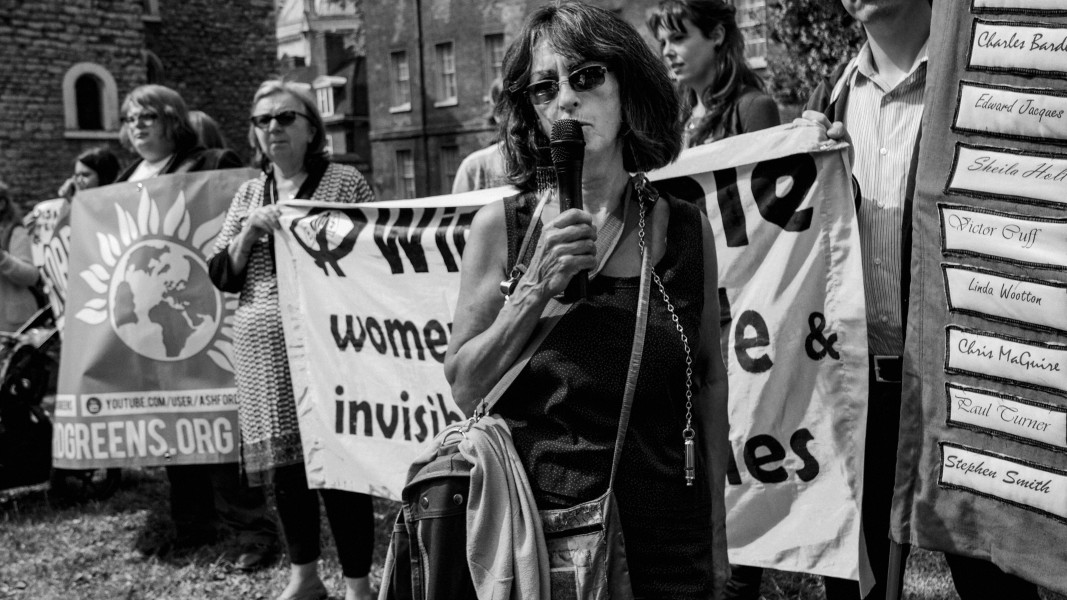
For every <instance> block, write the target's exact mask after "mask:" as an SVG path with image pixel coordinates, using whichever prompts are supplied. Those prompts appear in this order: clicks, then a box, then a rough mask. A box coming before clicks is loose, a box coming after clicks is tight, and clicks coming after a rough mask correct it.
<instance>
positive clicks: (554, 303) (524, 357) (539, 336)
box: [473, 187, 631, 420]
mask: <svg viewBox="0 0 1067 600" xmlns="http://www.w3.org/2000/svg"><path fill="white" fill-rule="evenodd" d="M548 198H549V195H548V194H544V196H543V197H542V198H541V201H540V202H539V203H538V205H537V208H536V209H535V210H534V217H533V218H531V219H530V226H529V227H528V228H527V229H526V236H525V238H524V239H523V243H522V249H520V251H519V261H520V263H521V262H522V261H523V259H524V258H525V248H526V247H527V246H528V245H529V242H530V238H532V236H533V231H534V228H535V227H536V225H537V223H538V221H539V219H540V215H541V211H542V210H543V209H544V204H545V203H546V202H547V200H548ZM622 202H623V210H622V218H621V219H619V218H616V217H614V216H612V217H609V218H608V220H607V221H606V222H605V223H604V226H603V227H602V228H601V230H600V231H599V232H598V234H597V239H596V254H597V258H598V260H597V268H596V270H595V271H593V272H592V273H590V274H589V278H590V279H592V278H594V277H595V276H596V274H597V273H599V272H600V268H601V266H602V265H603V264H604V263H606V262H607V261H608V257H609V256H611V253H612V252H614V251H615V248H616V247H617V246H618V244H619V239H620V238H621V237H622V230H623V228H624V225H625V223H626V217H627V214H628V213H629V208H630V203H631V199H630V187H628V188H627V192H626V194H625V195H624V196H623V200H622ZM579 302H581V300H579ZM577 304H578V302H574V303H572V304H563V303H561V302H559V301H558V300H556V299H555V298H553V299H551V300H549V301H548V304H547V305H546V306H545V309H544V311H542V312H541V320H540V323H539V324H538V327H537V332H536V333H535V334H534V335H533V337H531V338H530V340H529V341H528V342H527V343H526V347H525V348H523V350H522V354H520V355H519V358H518V359H516V360H515V362H514V363H512V365H511V367H509V368H508V370H507V371H505V372H504V375H503V376H502V377H501V378H500V380H499V381H497V382H496V385H494V386H493V389H491V390H489V393H488V394H486V395H485V397H484V398H482V401H481V402H480V403H478V407H477V408H475V410H474V417H473V419H474V420H477V419H480V418H481V417H482V415H485V414H488V413H489V411H491V410H492V408H493V405H495V404H496V402H497V400H500V397H501V396H503V395H504V392H505V391H507V389H508V387H509V386H510V385H511V384H512V382H514V381H515V378H516V377H518V376H519V373H521V372H522V370H523V369H524V368H525V367H526V364H527V363H528V362H530V358H531V357H533V354H534V352H535V351H536V350H537V348H538V347H539V346H540V345H541V342H543V341H545V338H547V337H548V334H549V332H551V331H552V328H553V327H555V326H556V323H559V320H560V319H562V318H563V315H565V314H567V312H568V311H569V310H570V309H571V308H572V307H574V306H575V305H577Z"/></svg>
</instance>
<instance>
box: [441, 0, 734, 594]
mask: <svg viewBox="0 0 1067 600" xmlns="http://www.w3.org/2000/svg"><path fill="white" fill-rule="evenodd" d="M503 72H504V79H505V83H504V86H505V94H504V96H503V97H502V99H501V101H500V104H499V111H498V118H499V119H500V132H501V137H502V139H503V141H504V148H505V156H506V159H507V168H508V175H509V178H510V182H511V183H513V184H514V185H516V186H517V187H518V188H519V189H520V190H521V193H519V194H518V195H516V196H512V197H509V198H505V199H503V200H502V201H498V202H494V203H491V204H488V205H486V206H485V207H484V208H482V209H481V210H479V212H478V213H477V215H476V216H475V218H474V220H473V222H472V225H471V230H470V234H469V238H468V242H467V247H466V249H465V251H464V254H463V269H462V275H461V283H460V292H459V300H458V305H457V307H456V311H455V316H454V325H453V331H452V339H451V341H450V345H449V350H448V354H447V356H446V359H445V374H446V376H447V378H448V380H449V382H450V384H451V386H452V393H453V397H454V398H455V400H456V402H457V403H458V404H459V406H460V407H461V408H462V409H463V410H464V411H466V412H467V413H468V414H470V413H471V412H472V411H473V410H474V408H475V407H476V406H477V404H478V403H479V401H480V399H482V398H483V397H485V395H486V394H487V393H488V392H489V391H490V389H491V388H493V386H494V385H495V384H496V382H497V381H498V380H500V379H501V377H502V375H503V374H504V373H505V371H507V370H508V369H509V368H510V367H511V366H512V364H513V363H514V362H515V361H516V359H517V358H518V357H519V356H520V354H521V353H522V352H523V350H524V348H525V347H526V346H527V344H528V343H529V342H530V341H531V339H532V338H533V336H534V333H535V330H537V329H538V326H539V323H541V322H542V315H543V311H544V309H545V308H546V306H550V300H552V299H553V298H554V297H556V296H558V295H559V294H560V293H561V292H563V291H564V290H565V288H566V287H567V285H568V283H569V282H570V280H571V278H572V277H573V276H574V275H575V274H576V273H578V272H579V271H583V270H584V271H589V272H590V279H589V283H588V295H587V298H586V299H584V300H580V301H578V302H576V303H574V304H573V305H571V308H570V309H569V312H567V313H566V314H565V315H563V316H562V317H561V318H560V320H559V321H558V322H557V324H556V325H555V327H554V328H553V329H551V331H550V333H549V334H548V335H547V337H545V338H544V339H543V340H542V341H541V342H540V345H539V346H537V348H536V350H535V351H533V353H532V356H531V358H530V360H529V362H528V363H527V364H526V365H525V367H523V368H522V370H521V371H520V372H519V374H518V376H517V378H516V379H515V380H514V382H513V383H512V384H511V385H510V386H509V387H508V389H507V390H506V391H505V392H504V393H503V395H502V396H501V397H500V399H499V401H498V402H497V403H496V405H495V407H494V408H493V412H495V413H497V414H498V415H500V416H501V417H503V418H504V420H505V421H506V422H507V423H508V425H509V426H510V429H511V433H512V438H513V441H514V445H515V448H516V451H517V452H518V455H519V457H520V459H521V460H522V463H523V466H524V467H525V470H526V473H527V475H528V478H529V481H530V485H531V487H532V492H533V495H534V497H535V499H536V501H537V508H538V509H539V510H545V509H557V508H568V507H571V506H575V505H577V504H579V503H582V502H585V501H588V500H592V499H594V498H596V497H598V496H600V495H601V494H603V493H604V491H605V489H606V488H607V486H608V480H609V475H610V471H611V466H612V457H613V452H614V447H615V441H616V433H617V427H618V426H619V422H620V410H621V407H622V404H623V396H624V384H625V382H626V379H627V375H628V371H629V370H628V363H629V362H630V353H631V348H632V345H633V341H634V334H635V329H636V327H635V323H636V320H637V305H638V298H639V293H640V292H641V291H642V290H641V286H640V285H639V282H640V281H641V278H640V273H641V270H642V267H641V265H642V254H643V253H645V252H648V253H651V264H652V265H654V274H655V277H654V278H653V281H655V280H656V278H658V282H653V283H650V284H649V286H648V292H649V294H650V297H649V310H648V316H647V333H646V335H645V342H644V349H643V352H642V354H641V361H640V371H639V375H638V379H637V386H636V394H635V396H634V399H633V403H632V412H631V416H630V418H629V427H628V430H627V433H626V437H625V444H624V446H623V449H622V458H621V463H620V464H619V467H618V471H617V478H616V481H615V487H614V492H615V496H616V499H617V501H618V507H619V512H620V515H621V522H622V529H623V533H624V536H625V539H626V554H627V562H628V565H629V575H630V583H631V585H632V587H633V591H634V594H635V596H636V597H639V598H683V599H684V598H709V597H714V596H715V595H716V594H718V593H719V588H720V586H721V583H722V581H723V579H724V576H725V570H726V554H725V550H726V540H725V523H724V509H723V488H724V484H725V469H726V461H727V456H728V455H727V452H728V449H727V438H726V432H727V426H726V377H725V369H724V366H723V363H722V360H721V357H720V353H719V350H718V348H719V305H718V291H717V267H716V261H715V244H714V239H713V238H712V233H711V228H710V225H709V223H708V222H707V220H706V219H703V218H702V217H701V214H700V211H699V210H698V209H697V208H696V207H694V206H692V205H691V204H688V203H686V202H683V201H680V200H677V199H674V198H671V197H668V196H666V195H658V194H656V193H655V192H654V190H652V189H651V186H650V185H648V184H647V182H646V181H645V180H644V177H643V175H641V173H642V172H644V171H647V170H650V169H655V168H659V167H662V166H664V165H666V164H668V163H669V162H671V161H672V160H673V159H674V158H675V157H676V156H677V155H678V153H679V151H680V150H681V136H680V132H679V126H678V113H679V110H680V108H679V105H678V104H679V103H678V101H677V98H676V95H675V92H674V89H673V87H672V85H671V81H670V76H669V74H668V72H667V69H666V67H665V66H664V65H663V63H662V62H661V61H660V60H659V58H658V57H657V56H656V54H655V53H654V52H653V51H652V50H651V49H650V48H649V47H648V46H647V45H646V44H645V42H644V41H643V40H642V38H641V37H640V35H639V34H638V33H637V32H636V31H635V30H634V29H633V27H632V26H630V25H629V24H627V23H626V22H624V21H623V20H622V19H620V18H619V17H617V16H616V15H614V14H613V13H610V12H608V11H605V10H603V9H600V8H596V7H591V6H587V5H584V4H579V3H567V4H560V5H555V6H545V7H542V8H539V9H537V10H536V11H535V12H534V13H533V14H532V15H530V17H529V18H528V19H527V21H526V23H525V25H524V27H523V29H522V30H521V32H520V33H519V34H518V37H517V38H516V40H515V42H514V43H513V44H512V45H511V47H510V48H509V49H508V51H507V53H506V55H505V57H504V63H503ZM560 119H573V120H576V121H577V122H578V123H579V124H580V125H581V132H582V134H583V136H584V139H585V149H584V168H583V170H582V180H581V185H582V194H583V199H584V210H579V209H570V210H566V211H560V208H559V202H558V194H557V193H556V191H555V190H553V189H549V190H547V191H543V192H538V190H537V187H538V186H537V176H538V174H537V171H538V156H539V153H538V147H541V146H543V145H544V144H545V143H547V139H546V138H547V137H548V136H549V135H550V133H551V131H552V128H553V125H554V124H555V123H556V122H557V121H558V120H560ZM631 173H637V175H636V176H631V175H630V174H631ZM542 200H545V201H546V203H545V204H543V205H542V203H541V201H542ZM539 209H540V212H538V210H539ZM531 222H533V223H534V224H535V228H534V231H535V234H534V235H535V236H536V238H535V242H536V243H531V244H530V245H529V247H530V248H534V250H531V251H530V252H528V253H527V254H526V255H527V256H528V257H529V258H528V259H527V258H521V257H520V256H519V254H520V251H519V247H520V245H521V244H522V239H523V237H524V235H525V234H526V231H527V228H528V225H529V223H531ZM538 228H539V231H537V229H538ZM668 239H669V240H670V243H669V244H668V243H667V240H668ZM598 245H601V246H603V248H602V249H601V251H600V252H598V249H597V246H598ZM612 245H614V249H613V250H611V246H612ZM520 260H528V261H529V262H528V265H529V266H528V268H527V269H525V271H524V272H522V271H521V270H520V271H517V274H518V276H517V278H512V277H510V276H509V275H510V274H512V273H513V271H512V267H513V265H515V264H516V263H518V262H519V261H520ZM502 280H503V282H502ZM659 283H662V287H661V286H660V285H659ZM505 293H507V296H505V295H504V294H505ZM668 298H669V300H670V302H669V303H668V302H667V301H666V300H667V299H668ZM675 322H677V323H678V326H676V325H675ZM683 332H684V335H685V336H686V340H687V343H683V341H682V333H683ZM687 364H691V370H690V369H689V368H687ZM694 434H695V437H694V438H693V439H694V444H693V445H692V446H688V447H687V446H686V444H685V439H686V438H687V437H688V436H690V435H694ZM687 452H693V453H694V454H695V456H694V455H693V454H689V455H688V457H692V458H694V459H695V465H694V467H695V468H694V473H693V475H694V476H695V479H694V480H693V483H694V485H692V486H690V485H687V478H686V470H685V465H686V459H687Z"/></svg>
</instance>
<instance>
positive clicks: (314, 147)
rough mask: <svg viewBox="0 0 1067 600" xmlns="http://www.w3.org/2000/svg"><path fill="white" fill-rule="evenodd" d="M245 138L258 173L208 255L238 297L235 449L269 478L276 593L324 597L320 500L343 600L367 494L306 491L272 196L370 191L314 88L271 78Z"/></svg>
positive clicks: (356, 581)
mask: <svg viewBox="0 0 1067 600" xmlns="http://www.w3.org/2000/svg"><path fill="white" fill-rule="evenodd" d="M250 120H251V124H250V125H249V129H248V138H249V141H250V142H251V144H252V146H253V147H254V148H255V149H256V155H257V160H258V162H259V165H260V166H261V167H262V169H263V173H262V174H261V175H260V176H259V177H257V178H255V179H253V180H251V181H248V182H246V183H245V184H244V185H242V186H241V188H240V189H239V190H238V191H237V194H236V195H235V196H234V198H233V203H232V204H231V206H230V210H229V212H228V213H227V215H226V221H225V223H224V224H223V226H222V232H221V233H220V234H219V237H218V239H217V240H216V241H215V255H214V256H213V257H212V258H211V260H210V261H209V265H210V270H211V279H212V281H213V282H214V283H215V285H216V286H217V287H218V288H219V289H221V290H223V291H227V292H233V293H237V294H240V303H239V304H238V307H237V321H236V325H235V326H234V345H235V348H236V358H237V371H236V373H237V399H238V410H239V414H240V419H239V422H240V425H241V444H242V450H241V456H242V459H243V461H244V468H245V471H246V472H247V473H248V475H249V478H250V479H251V480H252V481H253V483H260V484H263V483H270V484H272V485H273V488H274V498H275V502H276V505H277V509H278V516H279V517H280V521H281V524H282V531H283V532H284V533H285V542H286V545H287V549H288V554H289V562H290V576H289V584H288V586H287V587H286V588H285V590H283V591H282V593H281V595H280V596H278V600H318V599H320V598H326V597H328V595H329V594H328V592H327V590H326V587H325V585H324V584H323V582H322V579H320V578H319V575H318V570H317V562H318V559H319V529H320V525H319V497H321V498H322V500H323V504H324V505H325V506H326V518H327V521H329V524H330V529H331V531H332V532H333V537H334V541H335V543H336V544H337V554H338V558H339V559H340V562H341V569H342V571H343V572H344V576H345V599H346V600H357V599H358V600H368V599H369V598H371V593H370V583H369V580H368V578H367V574H368V572H369V571H370V565H371V553H372V551H373V547H374V513H373V509H372V507H371V498H370V496H367V495H365V494H357V493H353V492H347V491H342V490H329V489H323V490H318V494H316V493H315V492H314V491H311V490H309V489H308V485H307V479H306V478H305V475H304V453H303V450H302V449H301V444H300V431H299V429H298V427H297V419H296V401H295V399H294V398H293V386H292V382H291V380H290V375H289V361H288V358H287V356H286V352H285V339H284V337H283V334H282V322H281V312H280V309H279V306H278V279H277V276H276V275H275V267H274V247H273V240H274V230H275V229H278V228H279V227H280V225H279V222H278V215H279V214H280V209H279V208H278V202H281V201H284V200H290V199H294V198H301V199H308V200H316V201H321V202H346V203H350V202H369V201H372V200H374V194H373V192H371V189H370V186H368V185H367V182H366V180H365V179H364V178H363V175H361V174H360V173H359V171H357V170H356V169H354V168H353V167H350V166H347V165H339V164H334V163H331V162H330V161H329V159H328V158H327V153H326V128H325V126H324V125H323V122H322V116H321V115H320V114H319V110H318V106H317V104H316V102H315V100H314V99H313V98H312V97H311V95H310V94H309V93H308V92H307V91H306V90H305V89H304V88H302V87H299V86H297V85H296V84H293V83H288V82H282V81H278V80H269V81H265V82H263V84H262V85H260V87H259V90H257V91H256V94H255V97H254V98H253V99H252V116H251V119H250Z"/></svg>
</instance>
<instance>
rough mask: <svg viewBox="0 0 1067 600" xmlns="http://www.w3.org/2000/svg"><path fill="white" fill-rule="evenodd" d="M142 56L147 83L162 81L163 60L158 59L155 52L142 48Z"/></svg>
mask: <svg viewBox="0 0 1067 600" xmlns="http://www.w3.org/2000/svg"><path fill="white" fill-rule="evenodd" d="M141 56H143V57H144V69H145V79H146V80H147V81H148V83H161V82H162V81H163V61H161V60H159V57H158V56H156V53H155V52H152V51H151V50H142V51H141Z"/></svg>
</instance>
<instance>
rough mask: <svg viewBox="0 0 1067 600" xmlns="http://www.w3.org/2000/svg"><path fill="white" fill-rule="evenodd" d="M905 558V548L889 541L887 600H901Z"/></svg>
mask: <svg viewBox="0 0 1067 600" xmlns="http://www.w3.org/2000/svg"><path fill="white" fill-rule="evenodd" d="M903 557H904V550H903V546H902V545H901V544H898V543H897V542H895V541H893V540H889V569H888V571H889V572H888V573H887V574H886V586H885V600H900V597H901V592H902V590H901V588H902V587H903V582H904V564H903V562H904V560H903Z"/></svg>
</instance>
